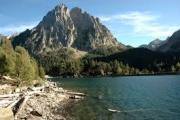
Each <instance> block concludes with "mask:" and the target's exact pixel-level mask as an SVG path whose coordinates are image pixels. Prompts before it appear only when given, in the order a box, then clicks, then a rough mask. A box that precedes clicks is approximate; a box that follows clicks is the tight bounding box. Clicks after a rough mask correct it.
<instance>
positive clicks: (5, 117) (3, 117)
mask: <svg viewBox="0 0 180 120" xmlns="http://www.w3.org/2000/svg"><path fill="white" fill-rule="evenodd" d="M0 111H1V112H0V120H14V115H13V112H12V110H11V109H10V108H0Z"/></svg>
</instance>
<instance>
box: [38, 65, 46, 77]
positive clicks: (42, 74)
mask: <svg viewBox="0 0 180 120" xmlns="http://www.w3.org/2000/svg"><path fill="white" fill-rule="evenodd" d="M39 77H40V78H42V79H44V77H45V71H44V69H43V68H42V67H39Z"/></svg>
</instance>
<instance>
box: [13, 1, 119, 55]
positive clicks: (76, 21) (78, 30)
mask: <svg viewBox="0 0 180 120" xmlns="http://www.w3.org/2000/svg"><path fill="white" fill-rule="evenodd" d="M12 43H13V46H14V47H15V46H17V45H21V46H23V47H25V48H26V49H28V50H29V52H30V53H32V54H40V53H43V52H47V51H53V50H55V51H57V50H58V49H59V48H60V47H62V46H64V47H73V48H76V49H78V50H84V51H89V50H91V49H94V48H96V47H98V46H101V45H108V46H109V45H110V46H118V45H120V43H119V42H117V40H116V39H115V38H114V37H113V35H112V34H111V32H110V31H109V30H108V29H107V28H106V27H105V26H104V25H102V24H101V23H100V20H99V19H98V18H94V17H93V16H91V15H89V14H88V13H87V12H83V11H82V10H81V9H80V8H73V9H72V10H71V11H70V10H69V9H68V8H67V7H66V6H65V5H64V4H60V5H58V6H56V7H55V9H53V10H52V11H50V12H48V13H47V15H46V16H44V18H43V20H42V21H41V22H40V23H39V24H38V25H37V26H36V27H35V28H33V29H32V30H26V31H24V32H22V33H20V34H19V35H17V36H15V37H14V38H12Z"/></svg>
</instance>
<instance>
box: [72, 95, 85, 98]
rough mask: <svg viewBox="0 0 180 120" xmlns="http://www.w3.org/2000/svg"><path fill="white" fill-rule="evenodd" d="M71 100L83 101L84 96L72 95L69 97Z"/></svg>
mask: <svg viewBox="0 0 180 120" xmlns="http://www.w3.org/2000/svg"><path fill="white" fill-rule="evenodd" d="M69 98H71V99H83V97H82V96H77V95H71V96H69Z"/></svg>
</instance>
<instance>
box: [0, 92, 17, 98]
mask: <svg viewBox="0 0 180 120" xmlns="http://www.w3.org/2000/svg"><path fill="white" fill-rule="evenodd" d="M20 95H21V94H20V93H16V94H4V95H0V98H9V97H18V96H20Z"/></svg>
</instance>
